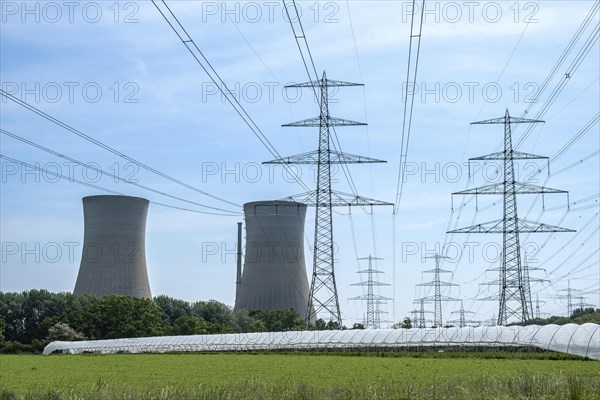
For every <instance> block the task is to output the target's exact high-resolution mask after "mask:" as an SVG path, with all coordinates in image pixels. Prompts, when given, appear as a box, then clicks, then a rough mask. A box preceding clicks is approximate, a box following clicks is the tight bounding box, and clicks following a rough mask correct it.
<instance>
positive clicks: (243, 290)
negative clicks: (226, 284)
mask: <svg viewBox="0 0 600 400" xmlns="http://www.w3.org/2000/svg"><path fill="white" fill-rule="evenodd" d="M244 216H245V220H246V253H245V255H244V271H243V273H242V282H241V285H240V289H239V293H238V296H237V298H236V300H235V309H236V310H240V309H248V310H255V309H258V310H282V309H289V308H293V309H295V310H296V311H298V314H299V315H300V317H301V318H303V319H304V318H305V317H306V307H307V304H308V293H309V287H308V280H307V278H306V265H305V263H304V245H303V243H304V219H305V217H306V205H305V204H301V203H292V202H287V201H256V202H252V203H246V204H244Z"/></svg>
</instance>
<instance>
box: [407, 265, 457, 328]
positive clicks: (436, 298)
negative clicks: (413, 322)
mask: <svg viewBox="0 0 600 400" xmlns="http://www.w3.org/2000/svg"><path fill="white" fill-rule="evenodd" d="M425 258H433V259H435V268H434V269H430V270H427V271H423V272H425V273H432V274H433V281H431V282H426V283H420V284H418V285H417V286H433V288H434V295H433V296H427V297H423V298H421V299H419V300H426V301H433V304H434V311H433V324H434V325H435V326H437V327H441V326H443V323H442V301H460V299H456V298H454V297H448V296H442V286H458V285H457V284H456V283H450V282H443V281H442V280H441V279H440V274H441V273H451V272H452V271H448V270H445V269H441V268H440V260H441V259H444V258H448V257H446V256H440V255H439V254H436V255H435V256H431V257H425Z"/></svg>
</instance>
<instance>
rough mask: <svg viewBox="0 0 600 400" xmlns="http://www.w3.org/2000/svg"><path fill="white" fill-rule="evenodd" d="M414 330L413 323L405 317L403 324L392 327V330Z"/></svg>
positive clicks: (398, 323)
mask: <svg viewBox="0 0 600 400" xmlns="http://www.w3.org/2000/svg"><path fill="white" fill-rule="evenodd" d="M410 328H412V321H411V320H410V318H408V317H404V319H403V320H402V322H396V323H395V324H394V325H392V329H410Z"/></svg>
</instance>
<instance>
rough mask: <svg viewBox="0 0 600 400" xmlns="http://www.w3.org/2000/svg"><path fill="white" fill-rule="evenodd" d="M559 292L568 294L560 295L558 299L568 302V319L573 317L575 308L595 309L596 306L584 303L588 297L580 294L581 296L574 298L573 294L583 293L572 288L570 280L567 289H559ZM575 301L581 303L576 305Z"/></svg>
mask: <svg viewBox="0 0 600 400" xmlns="http://www.w3.org/2000/svg"><path fill="white" fill-rule="evenodd" d="M558 291H559V292H567V294H564V295H560V296H558V297H557V298H558V299H565V300H567V317H569V318H570V317H571V315H573V309H574V308H581V309H584V308H585V307H593V306H594V304H590V303H586V302H584V300H587V297H583V296H582V295H581V294H579V296H573V293H575V294H577V293H580V292H581V291H580V290H577V289H572V288H571V280H570V279H569V280H568V281H567V288H566V289H559V290H558ZM573 300H579V302H577V303H574V302H573ZM574 306H575V307H574Z"/></svg>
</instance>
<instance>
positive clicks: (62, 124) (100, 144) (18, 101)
mask: <svg viewBox="0 0 600 400" xmlns="http://www.w3.org/2000/svg"><path fill="white" fill-rule="evenodd" d="M0 94H1V95H2V96H4V97H6V98H7V99H9V100H11V101H13V102H15V103H16V104H18V105H20V106H21V107H24V108H26V109H28V110H30V111H33V112H34V113H36V114H37V115H39V116H41V117H43V118H45V119H46V120H48V121H50V122H52V123H54V124H56V125H58V126H60V127H61V128H63V129H66V130H68V131H69V132H71V133H73V134H75V135H77V136H79V137H81V138H82V139H85V140H87V141H88V142H90V143H92V144H94V145H96V146H98V147H101V148H103V149H104V150H107V151H109V152H111V153H113V154H115V155H117V156H119V157H121V158H123V159H125V160H127V161H129V162H131V163H133V164H136V165H137V166H139V167H141V168H143V169H145V170H147V171H150V172H152V173H154V174H156V175H158V176H161V177H163V178H165V179H167V180H169V181H171V182H173V183H176V184H178V185H180V186H183V187H185V188H188V189H190V190H193V191H194V192H197V193H200V194H202V195H204V196H207V197H210V198H212V199H215V200H219V201H222V202H224V203H227V204H229V205H232V206H235V207H241V205H239V204H236V203H234V202H231V201H229V200H226V199H224V198H222V197H218V196H215V195H213V194H211V193H208V192H206V191H204V190H201V189H198V188H196V187H194V186H192V185H189V184H187V183H185V182H182V181H180V180H179V179H176V178H173V177H172V176H170V175H167V174H165V173H164V172H161V171H159V170H157V169H155V168H152V167H150V166H149V165H147V164H144V163H143V162H141V161H138V160H136V159H134V158H132V157H130V156H128V155H126V154H124V153H122V152H120V151H118V150H116V149H114V148H112V147H110V146H108V145H107V144H104V143H103V142H101V141H99V140H97V139H94V138H93V137H91V136H89V135H86V134H85V133H83V132H81V131H80V130H77V129H75V128H73V127H72V126H70V125H68V124H66V123H65V122H62V121H61V120H59V119H57V118H54V117H52V116H51V115H49V114H46V113H45V112H43V111H41V110H39V109H38V108H36V107H34V106H32V105H31V104H29V103H26V102H24V101H22V100H21V99H19V98H17V97H15V96H13V95H11V94H10V93H7V92H6V91H4V90H2V89H0ZM205 207H206V206H205Z"/></svg>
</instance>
